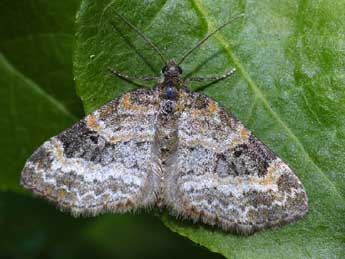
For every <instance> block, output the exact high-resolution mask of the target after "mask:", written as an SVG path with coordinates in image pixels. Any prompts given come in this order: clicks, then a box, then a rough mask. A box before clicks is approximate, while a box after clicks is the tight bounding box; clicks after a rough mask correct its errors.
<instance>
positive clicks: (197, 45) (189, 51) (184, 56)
mask: <svg viewBox="0 0 345 259" xmlns="http://www.w3.org/2000/svg"><path fill="white" fill-rule="evenodd" d="M242 16H244V14H239V15H237V16H235V17H234V18H232V19H231V20H229V21H227V22H226V23H224V24H223V25H221V26H219V27H218V28H217V29H215V30H214V31H213V32H211V33H209V34H207V35H206V37H205V38H203V39H202V40H200V41H199V42H198V43H197V44H196V45H195V46H194V47H193V48H191V49H189V50H188V51H187V52H186V53H185V54H184V55H183V57H182V58H181V60H180V61H179V62H178V63H177V65H180V64H181V63H182V62H183V61H185V59H186V58H187V57H188V56H189V55H190V54H191V53H192V52H193V51H194V50H195V49H197V48H198V47H200V45H201V44H203V43H204V42H205V41H207V40H208V39H209V38H210V37H212V36H213V35H214V34H216V32H218V31H220V30H221V29H223V28H224V27H225V26H227V25H228V24H230V23H232V22H233V21H235V20H237V19H238V18H240V17H242Z"/></svg>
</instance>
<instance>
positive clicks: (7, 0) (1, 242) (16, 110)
mask: <svg viewBox="0 0 345 259" xmlns="http://www.w3.org/2000/svg"><path fill="white" fill-rule="evenodd" d="M78 7H79V0H59V1H48V0H25V1H22V0H15V1H13V0H2V1H1V2H0V37H1V38H0V51H1V55H0V96H1V104H0V133H1V137H0V162H1V164H2V165H3V166H2V168H1V171H0V233H1V237H0V258H187V257H188V258H193V257H195V258H221V256H219V255H217V254H214V253H211V252H209V251H208V250H207V249H206V248H203V247H200V246H198V245H196V244H194V243H192V242H191V241H189V240H188V239H186V238H183V237H181V236H179V235H177V234H175V233H173V232H171V231H170V230H168V229H167V228H166V227H165V226H164V225H163V224H162V222H161V221H160V220H159V219H158V217H156V216H154V215H153V213H145V212H144V213H140V215H103V216H99V217H96V218H77V219H75V218H73V217H71V216H69V215H68V214H64V213H62V212H60V211H59V210H58V209H56V208H55V207H54V206H53V205H52V204H49V203H48V202H45V201H43V200H41V199H37V198H34V197H32V195H31V193H25V192H24V191H23V190H22V189H21V187H20V186H19V176H20V171H21V169H22V167H23V165H24V162H25V160H26V158H27V157H28V156H29V155H30V154H31V153H32V151H33V150H34V149H35V148H36V147H38V146H39V145H40V144H41V143H42V142H43V141H44V140H45V139H47V138H49V137H51V136H52V135H54V134H57V133H58V132H60V131H61V130H63V129H64V128H66V127H67V126H70V125H72V124H73V122H75V121H76V120H77V119H78V118H81V117H82V116H83V109H82V105H81V102H80V100H79V98H78V97H77V95H76V94H75V86H74V85H75V84H74V81H73V73H72V55H73V46H74V21H75V15H76V12H77V9H78Z"/></svg>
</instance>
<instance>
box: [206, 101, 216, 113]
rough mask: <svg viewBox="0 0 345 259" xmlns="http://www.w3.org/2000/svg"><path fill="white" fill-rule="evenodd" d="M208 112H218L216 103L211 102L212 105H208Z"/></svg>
mask: <svg viewBox="0 0 345 259" xmlns="http://www.w3.org/2000/svg"><path fill="white" fill-rule="evenodd" d="M208 111H209V112H211V113H214V112H216V111H217V105H216V103H214V102H210V103H209V104H208Z"/></svg>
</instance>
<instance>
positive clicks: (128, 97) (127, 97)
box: [122, 94, 131, 109]
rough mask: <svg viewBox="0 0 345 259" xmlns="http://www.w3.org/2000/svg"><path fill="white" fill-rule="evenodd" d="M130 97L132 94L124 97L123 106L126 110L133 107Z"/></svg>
mask: <svg viewBox="0 0 345 259" xmlns="http://www.w3.org/2000/svg"><path fill="white" fill-rule="evenodd" d="M130 97H131V95H130V94H125V95H124V96H123V100H122V104H123V106H124V107H125V108H126V109H129V107H130V106H131V105H130V102H129V99H130Z"/></svg>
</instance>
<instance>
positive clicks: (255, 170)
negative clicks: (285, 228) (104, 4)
mask: <svg viewBox="0 0 345 259" xmlns="http://www.w3.org/2000/svg"><path fill="white" fill-rule="evenodd" d="M185 98H186V100H185V102H186V103H187V104H186V106H185V108H184V110H183V112H182V113H181V116H180V119H179V122H178V125H179V129H178V130H179V131H178V140H179V142H178V148H177V152H176V155H175V157H174V158H173V162H172V163H171V165H170V169H169V170H170V176H169V177H168V178H167V179H166V183H165V186H167V190H166V193H165V195H166V197H165V199H166V200H167V203H168V206H169V207H170V208H171V210H172V211H173V213H174V214H177V215H180V216H184V217H187V218H191V219H193V220H194V221H202V222H204V223H206V224H210V225H217V226H220V227H221V228H222V229H224V230H226V231H229V230H230V231H237V232H240V233H246V234H249V233H252V232H254V231H256V230H260V229H263V228H266V227H272V226H277V225H280V224H282V223H286V222H291V221H294V220H295V219H297V218H300V217H302V216H303V215H304V214H306V212H307V210H308V202H307V195H306V193H305V190H304V188H303V185H302V184H301V182H300V181H299V179H298V178H297V177H296V176H295V175H294V173H293V172H292V171H291V169H290V168H289V167H288V165H286V164H285V163H284V162H283V161H282V160H281V159H280V158H278V157H276V156H275V155H274V154H273V153H272V152H271V151H270V150H269V149H268V148H267V147H266V146H265V145H264V144H263V143H261V142H260V141H259V140H258V139H256V138H255V137H254V136H253V135H252V134H251V133H250V132H249V131H248V130H247V129H245V128H244V126H243V125H242V124H241V123H240V122H239V121H238V120H236V119H235V118H234V117H233V116H232V115H231V114H229V113H227V112H225V111H224V110H223V108H221V107H219V106H218V104H217V103H216V102H214V101H213V100H211V99H210V98H208V97H206V96H203V95H201V94H198V93H186V97H185Z"/></svg>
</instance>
